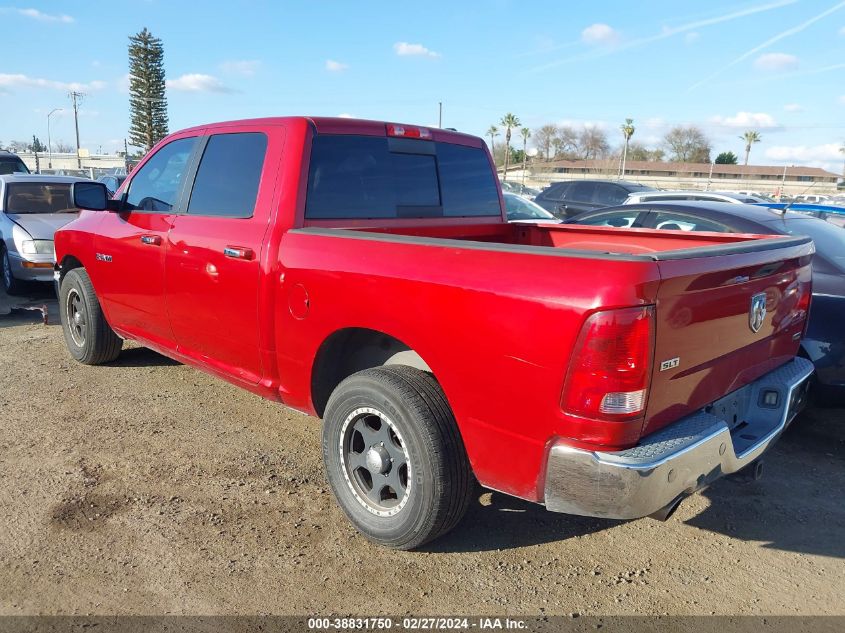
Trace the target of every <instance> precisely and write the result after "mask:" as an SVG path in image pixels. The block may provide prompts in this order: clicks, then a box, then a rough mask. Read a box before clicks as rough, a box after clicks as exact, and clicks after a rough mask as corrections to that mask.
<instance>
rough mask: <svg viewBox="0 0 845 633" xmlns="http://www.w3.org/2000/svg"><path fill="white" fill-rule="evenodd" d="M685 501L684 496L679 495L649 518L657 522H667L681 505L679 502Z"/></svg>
mask: <svg viewBox="0 0 845 633" xmlns="http://www.w3.org/2000/svg"><path fill="white" fill-rule="evenodd" d="M684 499H686V495H681V496H679V497H678V498H677V499H675V500H673V501H672V502H671V503H669V504H667V505H665V506H664V507H662V508H660V510H658V511H657V512H654V513H652V514H649V515H648V516H649V518H651V519H656V520H657V521H668V520H669V519H670V517H671V516H672V515H673V514H675V510H677V509H678V506H680V505H681V502H682V501H683V500H684Z"/></svg>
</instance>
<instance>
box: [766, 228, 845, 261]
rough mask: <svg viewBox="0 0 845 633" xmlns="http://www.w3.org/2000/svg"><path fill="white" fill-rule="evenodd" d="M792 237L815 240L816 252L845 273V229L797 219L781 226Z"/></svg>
mask: <svg viewBox="0 0 845 633" xmlns="http://www.w3.org/2000/svg"><path fill="white" fill-rule="evenodd" d="M779 226H780V227H782V228H783V229H784V230H785V231H786V232H787V233H789V234H790V235H807V236H809V237H811V238H813V242H814V243H815V245H816V252H817V253H819V255H821V256H822V257H824V258H825V259H826V260H828V261H829V262H830V263H831V264H833V266H835V267H836V269H837V270H839V271H840V272H845V229H843V228H842V227H839V226H836V225H834V224H829V223H828V222H825V221H824V220H816V219H812V218H797V219H795V220H789V221H787V222H783V223H782V224H779Z"/></svg>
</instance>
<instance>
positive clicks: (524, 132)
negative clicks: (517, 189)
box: [520, 127, 531, 187]
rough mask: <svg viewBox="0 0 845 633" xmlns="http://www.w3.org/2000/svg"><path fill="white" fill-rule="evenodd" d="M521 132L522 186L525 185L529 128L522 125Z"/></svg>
mask: <svg viewBox="0 0 845 633" xmlns="http://www.w3.org/2000/svg"><path fill="white" fill-rule="evenodd" d="M520 132H521V133H522V186H523V187H524V186H525V163H526V161H527V160H528V137H529V136H531V130H530V129H528V128H527V127H524V128H522V129H521V130H520Z"/></svg>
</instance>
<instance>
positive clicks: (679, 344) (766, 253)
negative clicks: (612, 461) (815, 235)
mask: <svg viewBox="0 0 845 633" xmlns="http://www.w3.org/2000/svg"><path fill="white" fill-rule="evenodd" d="M707 251H708V252H707V253H706V255H707V256H703V257H702V256H701V255H702V254H705V251H704V250H701V249H698V252H696V251H695V250H691V251H688V252H680V251H675V252H668V253H665V254H663V255H662V256H659V257H657V258H656V259H657V261H658V267H659V269H660V276H661V283H660V288H659V289H658V294H657V302H656V332H655V334H656V338H655V355H654V370H653V374H652V380H651V393H650V395H649V401H648V407H647V409H646V419H645V425H644V428H643V435H647V434H649V433H652V432H654V431H656V430H657V429H659V428H661V427H663V426H666V425H667V424H669V423H671V422H674V421H676V420H678V419H679V418H681V417H682V416H684V415H687V414H688V413H691V412H693V411H695V410H697V409H700V408H701V407H703V406H706V405H708V404H710V403H712V402H713V401H715V400H718V399H719V398H721V397H722V396H724V395H726V394H728V393H730V392H732V391H735V390H736V389H739V388H740V387H742V386H743V385H746V384H748V383H749V382H752V381H753V380H756V379H757V378H759V377H760V376H762V375H763V374H765V373H767V372H769V371H771V370H772V369H774V368H776V367H778V366H779V365H782V364H783V363H785V362H786V361H788V360H789V359H790V358H792V357H793V356H795V355H796V353H797V352H798V347H799V341H800V338H801V335H802V333H803V330H804V322H805V319H806V315H807V308H808V306H809V293H810V292H811V270H810V260H811V257H812V253H813V245H812V241H811V240H810V239H809V238H803V237H802V238H781V237H767V238H765V239H758V240H750V241H749V242H745V243H743V244H742V245H736V246H729V247H715V248H713V249H707Z"/></svg>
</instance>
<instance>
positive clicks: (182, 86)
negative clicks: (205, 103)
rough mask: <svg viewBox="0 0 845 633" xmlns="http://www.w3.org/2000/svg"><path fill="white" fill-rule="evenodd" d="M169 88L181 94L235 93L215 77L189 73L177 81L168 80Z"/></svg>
mask: <svg viewBox="0 0 845 633" xmlns="http://www.w3.org/2000/svg"><path fill="white" fill-rule="evenodd" d="M167 87H168V88H170V89H171V90H178V91H180V92H234V90H232V89H231V88H228V87H227V86H225V85H224V84H223V82H222V81H220V80H219V79H218V78H217V77H215V76H213V75H204V74H202V73H187V74H185V75H182V76H181V77H177V78H176V79H168V80H167Z"/></svg>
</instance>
